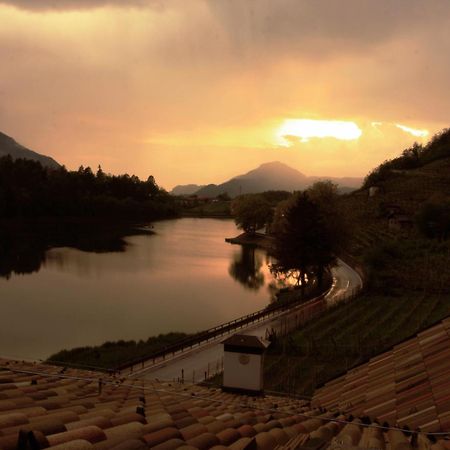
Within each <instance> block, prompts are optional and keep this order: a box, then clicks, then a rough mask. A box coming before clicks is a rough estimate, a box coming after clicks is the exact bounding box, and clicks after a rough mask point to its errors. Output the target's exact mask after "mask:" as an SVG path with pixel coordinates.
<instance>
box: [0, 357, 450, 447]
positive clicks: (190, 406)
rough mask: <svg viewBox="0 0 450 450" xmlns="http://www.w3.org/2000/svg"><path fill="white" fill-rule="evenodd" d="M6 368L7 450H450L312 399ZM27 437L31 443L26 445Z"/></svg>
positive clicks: (3, 424)
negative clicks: (416, 449)
mask: <svg viewBox="0 0 450 450" xmlns="http://www.w3.org/2000/svg"><path fill="white" fill-rule="evenodd" d="M0 367H1V370H0V449H1V450H13V449H16V448H18V447H17V443H18V441H19V440H20V442H21V445H23V447H21V448H51V449H53V450H85V449H86V450H87V449H105V450H106V449H108V450H140V449H148V448H154V449H157V450H175V449H181V448H182V449H183V450H195V449H200V450H207V449H214V450H221V449H225V448H231V449H234V450H244V449H248V450H250V449H263V450H269V449H274V448H277V449H280V450H281V449H286V450H288V449H292V450H293V449H297V448H303V447H305V448H309V449H319V448H320V449H322V448H323V449H326V448H335V447H336V446H341V448H342V443H344V444H346V445H348V446H359V447H376V448H380V449H384V448H388V449H392V450H394V449H400V447H401V449H402V450H412V448H413V446H415V445H416V443H420V445H419V448H421V449H423V450H426V449H432V450H445V449H447V450H449V449H450V445H448V444H449V441H446V440H443V439H439V438H438V439H434V438H432V437H430V436H427V435H424V434H419V435H414V434H411V433H406V434H405V433H404V432H402V431H400V430H392V429H391V430H388V429H387V428H383V426H380V425H379V424H378V423H375V422H371V421H370V420H368V418H367V417H360V418H357V417H353V416H349V415H346V414H345V413H343V412H341V411H339V410H335V411H331V410H327V409H324V408H321V407H318V406H317V405H314V404H313V405H312V406H311V404H310V402H309V401H307V400H300V399H294V398H287V397H278V396H273V395H267V396H265V397H249V396H246V395H236V394H231V393H225V392H222V391H221V390H220V389H217V388H207V387H202V386H197V385H187V384H181V383H168V382H161V381H157V380H152V381H149V380H142V379H131V378H128V379H125V378H122V379H117V378H114V377H113V376H109V375H100V374H99V373H95V372H88V371H83V370H75V369H67V370H63V369H61V367H54V366H49V365H44V364H31V363H24V362H19V361H10V360H0ZM100 376H101V377H102V380H103V381H102V389H101V393H100V392H99V377H100ZM444 406H445V405H444ZM449 410H450V406H449V405H448V404H447V411H449ZM26 440H28V441H29V442H33V445H35V447H26V446H25V445H26V442H25V441H26ZM432 445H433V447H432ZM399 446H400V447H399Z"/></svg>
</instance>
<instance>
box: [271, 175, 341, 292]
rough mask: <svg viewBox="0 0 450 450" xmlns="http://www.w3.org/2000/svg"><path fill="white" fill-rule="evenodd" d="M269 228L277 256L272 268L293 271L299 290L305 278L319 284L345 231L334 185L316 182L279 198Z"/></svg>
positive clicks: (279, 270) (333, 257) (333, 258)
mask: <svg viewBox="0 0 450 450" xmlns="http://www.w3.org/2000/svg"><path fill="white" fill-rule="evenodd" d="M273 229H274V233H275V249H274V256H275V258H276V260H277V262H276V263H275V264H274V265H273V271H274V272H275V273H276V274H278V275H282V274H286V273H289V274H291V275H294V277H295V278H296V279H297V284H299V285H300V286H301V287H302V290H304V287H305V285H306V281H307V279H309V278H314V277H315V278H316V279H317V282H318V283H319V285H321V284H322V282H323V277H324V273H325V270H327V269H329V268H331V267H332V266H333V265H334V264H335V263H336V257H335V252H336V250H337V248H338V246H339V245H340V243H341V242H342V239H343V236H342V234H345V233H344V225H343V221H342V220H341V217H340V214H339V210H338V207H337V193H336V189H335V186H334V185H333V184H332V183H328V182H320V183H316V184H315V185H314V186H313V187H311V188H310V189H309V190H307V191H305V192H300V193H297V194H295V195H294V196H293V197H292V198H291V199H289V200H288V201H286V202H283V204H281V205H280V207H279V208H278V210H277V212H276V214H275V223H274V226H273Z"/></svg>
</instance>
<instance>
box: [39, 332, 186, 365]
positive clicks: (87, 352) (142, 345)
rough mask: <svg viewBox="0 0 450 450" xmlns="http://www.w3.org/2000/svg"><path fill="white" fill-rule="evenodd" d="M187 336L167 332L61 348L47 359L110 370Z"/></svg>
mask: <svg viewBox="0 0 450 450" xmlns="http://www.w3.org/2000/svg"><path fill="white" fill-rule="evenodd" d="M187 336H188V335H187V334H185V333H167V334H160V335H159V336H154V337H150V338H148V339H147V340H146V341H142V340H141V341H133V340H132V341H123V340H120V341H115V342H105V343H104V344H102V345H98V346H92V347H77V348H74V349H71V350H61V351H60V352H58V353H55V354H54V355H51V356H50V357H49V358H48V359H47V361H48V362H51V363H58V364H61V365H67V366H72V367H86V368H92V369H99V370H111V369H114V367H116V366H118V365H119V364H121V363H123V362H125V361H129V360H133V359H137V358H140V357H142V356H145V355H148V354H150V353H152V352H156V351H158V350H161V349H163V348H164V347H166V346H168V345H171V344H174V343H175V342H177V341H179V340H180V339H183V338H185V337H187Z"/></svg>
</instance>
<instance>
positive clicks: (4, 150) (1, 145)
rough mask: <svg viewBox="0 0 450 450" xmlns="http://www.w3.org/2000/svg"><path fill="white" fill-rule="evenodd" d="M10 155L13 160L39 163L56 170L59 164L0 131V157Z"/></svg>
mask: <svg viewBox="0 0 450 450" xmlns="http://www.w3.org/2000/svg"><path fill="white" fill-rule="evenodd" d="M6 155H11V157H12V158H13V159H17V158H24V159H32V160H34V161H39V162H40V163H41V164H42V165H43V166H46V167H51V168H53V169H55V168H58V167H59V164H58V163H57V162H56V161H55V160H54V159H53V158H50V157H49V156H45V155H41V154H40V153H36V152H34V151H33V150H30V149H28V148H26V147H24V146H23V145H21V144H19V143H18V142H16V141H15V140H14V139H13V138H12V137H10V136H8V135H7V134H5V133H2V132H1V131H0V157H2V156H6Z"/></svg>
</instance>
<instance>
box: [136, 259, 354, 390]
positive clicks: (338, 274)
mask: <svg viewBox="0 0 450 450" xmlns="http://www.w3.org/2000/svg"><path fill="white" fill-rule="evenodd" d="M332 275H333V286H332V288H331V290H330V292H329V293H328V294H327V295H326V297H325V300H326V302H327V304H329V305H332V304H334V303H337V302H339V301H340V300H342V299H344V298H345V297H347V296H348V295H351V294H352V293H353V292H354V291H355V290H358V289H359V288H361V287H362V280H361V277H360V276H359V275H358V273H357V272H355V271H354V270H353V269H352V268H351V267H350V266H348V265H347V264H345V263H344V262H343V261H342V260H338V265H337V266H336V267H335V268H334V269H333V270H332ZM302 308H303V305H299V306H297V307H296V308H293V309H291V310H289V311H286V312H284V313H281V314H280V315H278V316H276V317H275V318H270V319H267V320H264V321H263V322H260V323H256V324H252V325H250V326H248V327H245V328H243V329H241V330H239V333H245V334H252V335H255V336H259V337H263V338H264V337H265V336H266V333H267V332H268V331H269V330H271V329H275V330H280V329H283V327H284V328H285V329H286V327H289V328H292V326H293V324H295V322H294V321H293V320H294V318H295V320H296V319H297V317H296V315H297V316H298V315H299V311H301V309H302ZM235 333H236V331H233V332H232V333H230V335H231V334H235ZM225 337H226V336H221V337H219V338H217V339H216V340H215V341H212V342H209V343H207V344H204V345H202V346H200V347H197V348H195V349H192V350H188V351H185V352H184V353H181V354H179V355H175V357H173V358H171V359H167V360H165V361H163V362H161V363H159V364H156V365H154V366H152V367H150V368H146V369H143V370H140V371H136V372H134V375H135V376H139V377H140V378H147V379H153V378H158V379H160V380H176V379H178V378H180V379H181V378H182V375H184V379H185V380H186V381H191V382H192V381H194V382H198V381H202V380H204V378H205V372H206V375H207V376H208V375H213V374H214V373H216V372H219V371H221V370H222V357H223V345H222V344H221V342H222V341H223V340H224V339H225Z"/></svg>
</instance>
